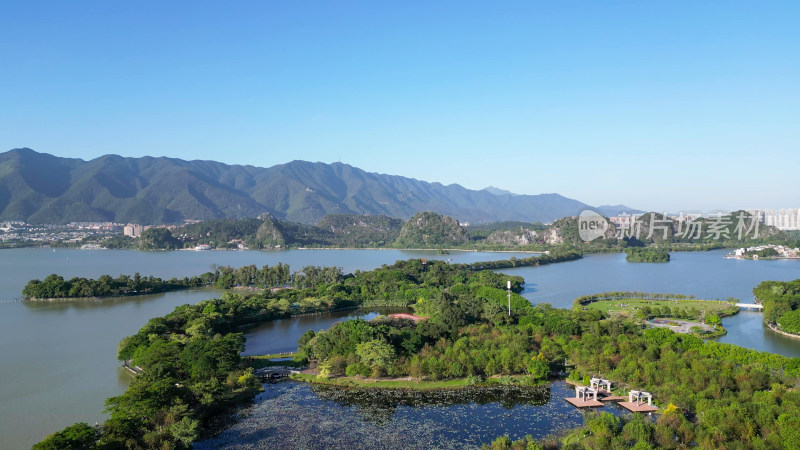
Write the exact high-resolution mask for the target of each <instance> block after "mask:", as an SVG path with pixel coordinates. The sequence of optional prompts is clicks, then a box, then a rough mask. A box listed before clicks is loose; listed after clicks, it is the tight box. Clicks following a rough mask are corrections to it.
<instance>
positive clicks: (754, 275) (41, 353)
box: [0, 249, 800, 449]
mask: <svg viewBox="0 0 800 450" xmlns="http://www.w3.org/2000/svg"><path fill="white" fill-rule="evenodd" d="M724 253H726V252H725V251H711V252H691V253H673V254H672V261H671V262H669V263H664V264H633V263H628V262H626V261H625V255H623V254H608V255H587V256H586V257H585V258H584V259H582V260H578V261H573V262H567V263H559V264H553V265H548V266H542V267H527V268H516V269H507V270H504V272H506V273H509V274H514V275H521V276H523V277H525V280H526V284H525V286H524V288H525V290H524V291H523V295H524V296H525V297H526V298H528V299H529V300H531V301H532V302H533V303H542V302H547V303H551V304H553V306H556V307H563V308H569V307H571V306H572V300H573V299H574V298H575V297H578V296H580V295H585V294H590V293H596V292H601V291H609V290H642V291H649V292H673V293H684V294H693V295H696V296H697V297H700V298H727V297H731V296H732V297H736V298H740V299H742V300H746V301H750V300H752V288H753V287H754V286H755V285H757V284H758V283H759V282H761V281H763V280H767V279H772V280H791V279H796V278H800V261H796V260H795V261H788V260H770V261H746V260H734V259H723V258H722V255H723V254H724ZM512 256H515V257H518V258H520V257H526V256H529V255H526V254H515V253H480V252H452V253H451V254H450V255H437V254H436V252H435V251H400V250H290V251H264V252H261V251H205V252H193V251H177V252H137V251H130V250H119V251H113V250H91V251H89V250H83V251H82V250H67V249H57V250H56V251H55V252H54V251H53V250H52V249H8V250H1V251H0V302H2V303H0V374H2V378H0V380H1V381H0V448H3V449H7V448H9V449H15V448H28V447H30V445H31V444H33V443H35V442H37V441H39V440H40V439H41V438H42V437H44V436H45V435H46V434H48V433H50V432H53V431H56V430H59V429H61V428H63V427H64V426H66V425H70V424H72V423H74V422H78V421H85V422H88V423H90V424H93V423H95V422H101V421H102V420H104V415H103V414H102V409H103V401H104V400H105V399H106V398H107V397H110V396H113V395H118V394H120V393H122V392H123V391H124V389H125V387H126V386H127V382H128V380H129V378H128V377H129V375H128V374H127V373H126V372H125V371H124V370H123V369H121V367H120V366H119V363H118V361H117V360H116V349H117V344H118V343H119V341H120V340H121V339H122V338H123V337H125V336H128V335H130V334H133V333H135V332H136V331H138V329H139V328H140V327H141V326H142V325H144V323H146V322H147V320H149V319H150V318H153V317H156V316H161V315H164V314H166V313H168V312H170V311H172V310H173V309H174V308H175V306H178V305H182V304H186V303H196V302H199V301H201V300H204V299H208V298H213V297H215V296H217V295H218V293H216V292H214V291H212V290H193V291H179V292H171V293H167V294H159V295H154V296H143V297H128V298H122V299H107V300H99V301H72V302H53V303H31V302H24V303H23V302H19V301H15V300H18V299H19V297H20V291H21V290H22V287H23V286H24V285H25V283H26V282H27V281H28V280H30V279H32V278H39V279H41V278H44V277H45V276H47V275H48V274H50V273H58V274H60V275H63V276H65V277H67V278H69V277H72V276H84V277H97V276H99V275H101V274H104V273H108V274H111V275H112V276H117V275H119V274H121V273H124V274H132V273H133V272H137V271H138V272H140V273H141V274H142V275H154V276H159V277H173V276H188V275H195V274H199V273H202V272H206V271H208V270H209V268H210V266H211V264H219V265H231V266H241V265H247V264H256V265H259V266H260V265H264V264H269V265H274V264H277V263H278V262H283V263H287V264H290V265H291V267H292V269H293V270H299V269H300V268H302V266H305V265H309V264H313V265H322V266H325V265H337V266H340V267H343V269H344V271H345V272H352V271H354V270H369V269H373V268H375V267H379V266H381V265H382V264H391V263H393V262H394V261H396V260H398V259H409V258H428V259H444V260H448V259H450V260H452V262H464V263H468V262H475V261H484V260H496V259H505V258H510V257H512ZM363 314H365V313H364V312H359V311H349V312H339V313H335V315H332V316H331V315H327V316H305V317H296V318H292V319H286V320H281V321H276V322H274V323H269V324H262V325H260V326H258V327H256V328H252V329H249V330H248V331H247V333H246V334H245V335H246V336H247V337H248V344H247V352H246V353H256V352H257V353H261V352H273V351H274V352H280V351H289V350H292V349H293V348H294V345H295V344H296V342H297V338H298V337H299V335H301V334H302V333H303V332H305V330H307V329H315V330H319V329H324V328H327V327H329V326H330V325H331V324H332V323H334V322H335V321H337V320H346V319H347V318H350V317H357V316H360V315H363ZM723 322H724V324H725V326H726V328H728V335H727V336H724V337H722V338H720V339H719V341H721V342H730V343H734V344H738V345H742V346H744V347H749V348H755V349H758V350H765V351H771V352H775V353H780V354H784V355H787V356H800V340H792V339H790V338H786V337H782V336H779V335H776V334H774V333H771V332H770V331H769V330H765V329H764V328H763V326H762V324H761V315H760V313H756V312H742V313H740V314H738V315H737V316H734V317H730V318H726V319H723Z"/></svg>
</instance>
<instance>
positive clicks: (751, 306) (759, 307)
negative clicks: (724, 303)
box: [736, 303, 764, 311]
mask: <svg viewBox="0 0 800 450" xmlns="http://www.w3.org/2000/svg"><path fill="white" fill-rule="evenodd" d="M736 306H738V307H739V308H742V309H757V310H759V311H762V310H763V309H764V305H761V304H759V303H737V304H736Z"/></svg>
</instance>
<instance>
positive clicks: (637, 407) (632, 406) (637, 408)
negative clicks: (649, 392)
mask: <svg viewBox="0 0 800 450" xmlns="http://www.w3.org/2000/svg"><path fill="white" fill-rule="evenodd" d="M618 404H619V406H622V407H623V408H625V409H627V410H628V411H631V412H653V411H658V408H656V407H655V406H651V405H648V404H647V403H636V402H619V403H618Z"/></svg>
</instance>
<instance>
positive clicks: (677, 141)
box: [0, 0, 800, 211]
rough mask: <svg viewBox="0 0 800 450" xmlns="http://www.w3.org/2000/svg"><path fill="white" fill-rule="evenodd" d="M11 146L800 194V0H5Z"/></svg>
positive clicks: (684, 200) (644, 188)
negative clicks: (230, 0) (798, 21)
mask: <svg viewBox="0 0 800 450" xmlns="http://www.w3.org/2000/svg"><path fill="white" fill-rule="evenodd" d="M0 17H3V18H4V20H3V26H2V27H0V62H1V63H2V70H0V104H1V105H2V108H1V109H0V151H5V150H8V149H11V148H15V147H30V148H33V149H35V150H37V151H41V152H47V153H52V154H55V155H59V156H68V157H79V158H84V159H91V158H94V157H97V156H100V155H102V154H106V153H116V154H120V155H124V156H143V155H154V156H161V155H163V156H171V157H178V158H184V159H212V160H218V161H222V162H226V163H231V164H252V165H256V166H271V165H274V164H279V163H284V162H288V161H291V160H293V159H303V160H311V161H323V162H334V161H339V160H340V161H342V162H345V163H348V164H351V165H354V166H357V167H360V168H363V169H365V170H368V171H373V172H381V173H389V174H397V175H404V176H409V177H413V178H418V179H423V180H426V181H439V182H442V183H445V184H450V183H459V184H461V185H463V186H466V187H468V188H473V189H481V188H483V187H486V186H489V185H494V186H498V187H501V188H504V189H509V190H511V191H514V192H518V193H526V194H537V193H544V192H558V193H560V194H562V195H566V196H569V197H572V198H576V199H579V200H581V201H584V202H586V203H589V204H606V203H625V204H628V205H630V206H634V207H638V208H642V209H649V210H650V209H652V210H668V211H679V210H693V209H694V210H704V211H705V210H709V209H714V208H728V209H734V208H754V207H799V206H800V198H798V192H800V181H799V180H800V176H798V174H797V172H798V168H800V145H798V142H799V140H798V133H800V127H799V126H800V120H799V119H800V83H798V80H800V27H798V26H797V18H798V17H800V3H798V2H780V1H773V2H677V1H670V2H650V1H648V2H645V1H639V2H569V1H566V2H533V1H524V2H469V1H457V2H345V1H341V2H340V1H337V2H276V1H271V2H270V1H266V2H244V1H240V2H202V1H193V2H36V1H24V2H16V1H8V0H7V1H4V2H2V4H0Z"/></svg>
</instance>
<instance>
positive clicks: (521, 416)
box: [195, 381, 624, 449]
mask: <svg viewBox="0 0 800 450" xmlns="http://www.w3.org/2000/svg"><path fill="white" fill-rule="evenodd" d="M265 388H266V392H264V393H262V394H260V395H259V396H258V397H257V398H256V400H255V405H253V406H252V407H250V408H245V409H244V410H243V412H242V417H240V419H239V420H238V421H237V422H236V423H235V424H234V425H233V426H232V427H230V428H229V429H227V430H225V431H224V432H222V433H220V434H219V435H218V436H216V437H215V438H213V439H209V440H207V441H204V442H199V443H197V444H195V448H197V449H233V448H235V449H260V448H304V449H325V448H413V449H416V448H419V449H428V448H453V449H461V448H478V447H480V445H481V444H484V443H489V442H491V441H492V440H493V439H494V438H496V437H497V436H501V435H504V434H508V435H509V436H510V437H512V438H513V439H519V438H521V437H523V436H525V435H526V434H531V435H532V436H534V437H536V438H542V437H545V436H547V435H549V434H551V433H553V432H555V431H558V430H560V429H566V428H574V427H576V426H578V425H581V424H582V423H583V415H582V413H581V411H579V410H578V409H577V408H575V407H573V406H571V405H570V404H568V403H567V402H566V401H564V398H565V397H573V396H574V395H575V391H574V389H570V388H569V387H568V386H567V385H566V384H565V383H564V382H555V383H553V384H551V385H548V386H544V387H540V388H493V389H476V390H468V391H442V392H404V391H388V392H387V391H375V390H369V389H367V390H353V389H339V388H331V387H325V386H312V385H309V384H305V383H297V382H293V381H286V382H280V383H276V384H267V385H265ZM600 409H601V410H603V411H609V412H612V413H614V414H617V415H619V414H624V413H623V412H622V411H621V410H620V409H619V407H618V406H616V405H608V406H604V407H602V408H600Z"/></svg>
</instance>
